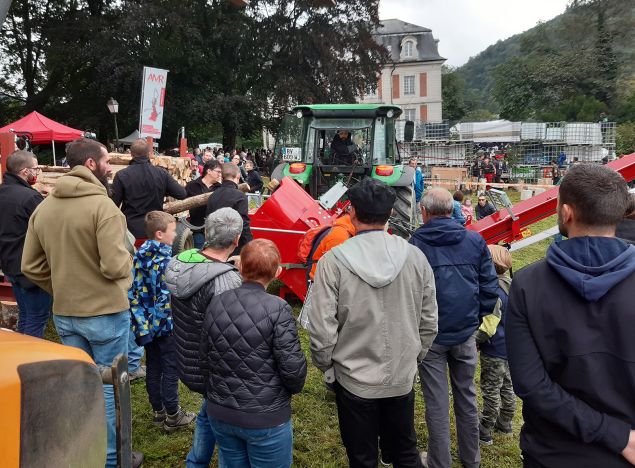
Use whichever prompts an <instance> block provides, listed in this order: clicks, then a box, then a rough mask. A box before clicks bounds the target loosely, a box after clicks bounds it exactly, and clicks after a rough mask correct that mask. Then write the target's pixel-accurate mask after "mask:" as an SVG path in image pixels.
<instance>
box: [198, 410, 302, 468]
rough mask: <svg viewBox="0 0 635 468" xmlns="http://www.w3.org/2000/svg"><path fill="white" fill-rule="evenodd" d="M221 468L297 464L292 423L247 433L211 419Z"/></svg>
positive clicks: (281, 467)
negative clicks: (294, 460)
mask: <svg viewBox="0 0 635 468" xmlns="http://www.w3.org/2000/svg"><path fill="white" fill-rule="evenodd" d="M210 422H211V423H212V429H213V430H214V435H215V436H216V443H217V444H218V466H219V468H245V467H246V468H249V467H251V468H284V467H290V466H291V463H292V461H293V455H292V450H293V428H292V426H291V420H289V421H287V422H286V423H284V424H281V425H280V426H277V427H270V428H267V429H245V428H243V427H239V426H233V425H231V424H227V423H224V422H222V421H219V420H218V419H215V418H210Z"/></svg>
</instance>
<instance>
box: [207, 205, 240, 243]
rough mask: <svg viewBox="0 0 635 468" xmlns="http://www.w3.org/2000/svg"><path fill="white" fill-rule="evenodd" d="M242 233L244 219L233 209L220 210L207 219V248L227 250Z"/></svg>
mask: <svg viewBox="0 0 635 468" xmlns="http://www.w3.org/2000/svg"><path fill="white" fill-rule="evenodd" d="M212 196H213V195H212ZM242 232H243V219H242V218H241V216H240V215H239V214H238V212H237V211H236V210H234V209H233V208H220V209H218V210H216V211H214V212H213V213H212V214H210V215H209V216H208V217H207V218H206V219H205V246H206V247H210V248H212V249H226V248H227V247H229V246H230V245H232V242H233V241H234V239H236V237H237V236H239V235H240V234H241V233H242Z"/></svg>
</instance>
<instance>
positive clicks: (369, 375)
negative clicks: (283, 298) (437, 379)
mask: <svg viewBox="0 0 635 468" xmlns="http://www.w3.org/2000/svg"><path fill="white" fill-rule="evenodd" d="M348 197H349V200H350V202H351V206H352V209H351V222H352V223H353V225H354V226H355V228H356V231H357V234H356V236H355V237H353V238H351V239H349V240H348V241H346V242H344V243H343V244H341V245H339V246H337V247H335V248H334V249H332V250H330V251H329V252H328V253H326V254H325V255H324V256H323V257H322V258H321V259H320V261H319V262H318V266H317V270H316V275H315V284H314V286H313V296H312V300H313V306H312V308H311V311H310V312H309V321H310V323H311V354H312V357H313V362H314V364H315V365H316V366H317V367H318V368H319V369H320V370H321V371H322V372H326V373H327V374H331V373H333V372H334V376H335V382H334V388H335V393H336V402H337V411H338V418H339V425H340V434H341V436H342V441H343V443H344V446H345V447H346V453H347V455H348V459H349V464H350V466H352V467H371V466H373V467H375V466H377V457H378V444H377V440H378V437H381V438H382V441H381V446H382V449H386V451H387V452H388V454H389V455H390V457H391V461H392V462H393V463H394V464H395V465H396V466H403V467H420V466H421V461H420V459H419V454H418V452H417V448H416V434H415V430H414V392H413V383H414V379H415V374H416V371H417V361H420V360H422V359H423V357H424V356H425V354H426V353H427V351H428V349H429V348H430V345H431V344H432V342H433V340H434V337H435V336H436V334H437V303H436V295H435V284H434V275H433V273H432V269H431V268H430V265H429V263H428V261H427V260H426V257H425V255H423V253H422V252H421V251H420V250H419V249H417V248H416V247H414V246H412V245H409V244H408V243H407V242H406V241H405V240H404V239H402V238H400V237H397V236H392V235H390V234H388V233H386V232H385V230H384V227H385V225H386V222H387V221H388V218H389V217H390V214H391V211H392V207H393V204H394V202H395V198H396V195H395V191H394V190H393V189H392V188H390V187H388V186H387V185H385V184H384V183H382V182H379V181H377V180H374V179H370V178H368V179H364V180H362V181H361V182H360V183H358V184H357V185H355V186H354V187H352V188H351V189H350V190H349V192H348ZM380 428H381V434H380ZM383 455H384V454H382V456H383Z"/></svg>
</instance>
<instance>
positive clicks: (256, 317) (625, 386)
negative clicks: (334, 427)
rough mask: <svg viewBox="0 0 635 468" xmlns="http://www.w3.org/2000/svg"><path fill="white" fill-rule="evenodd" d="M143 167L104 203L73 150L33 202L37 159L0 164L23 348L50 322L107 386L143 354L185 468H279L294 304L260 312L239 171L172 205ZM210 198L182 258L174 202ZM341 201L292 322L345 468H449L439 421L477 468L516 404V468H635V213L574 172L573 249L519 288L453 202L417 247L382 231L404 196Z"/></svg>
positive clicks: (102, 155)
mask: <svg viewBox="0 0 635 468" xmlns="http://www.w3.org/2000/svg"><path fill="white" fill-rule="evenodd" d="M148 152H149V148H148V146H147V144H146V143H145V142H144V141H142V140H139V141H138V142H135V144H133V146H132V148H131V154H132V156H133V163H132V164H131V166H130V167H129V168H127V169H124V170H122V171H119V172H118V173H117V174H116V176H115V179H114V182H113V187H112V193H109V189H108V183H107V177H108V175H109V173H110V172H111V168H110V166H109V163H108V153H107V151H106V149H105V147H104V146H103V145H101V144H99V143H97V142H95V141H92V140H84V139H82V140H76V141H74V142H72V143H71V144H70V145H69V146H68V149H67V161H68V164H69V166H70V171H69V172H68V173H66V174H64V175H62V176H61V177H60V178H59V180H58V182H57V184H56V187H55V190H54V191H53V193H52V194H51V195H49V196H48V197H46V198H45V199H43V198H42V197H41V196H40V195H39V194H37V192H35V190H34V189H33V188H32V187H31V185H30V184H31V183H32V182H33V180H34V178H35V177H36V176H37V159H36V158H35V156H34V155H33V154H31V153H28V152H25V151H16V152H15V153H13V154H11V155H10V156H9V157H8V159H7V171H8V172H7V174H6V179H5V180H4V182H3V184H2V185H0V203H2V206H3V208H4V209H3V210H2V212H0V262H1V264H2V269H3V272H4V273H5V275H6V276H7V278H8V279H9V281H10V282H11V284H12V285H13V287H14V291H15V292H16V299H17V300H18V305H19V308H20V316H19V322H18V330H19V331H20V332H24V333H29V334H33V335H35V336H42V332H43V329H44V327H45V325H46V322H47V320H48V318H49V313H50V310H51V307H52V313H53V322H54V324H55V327H56V330H57V332H58V334H59V336H60V339H61V341H62V343H64V344H67V345H70V346H75V347H78V348H81V349H83V350H85V351H86V352H87V353H88V354H89V355H90V356H91V357H92V358H93V359H94V361H95V363H96V364H97V365H98V366H100V367H109V366H110V365H111V363H112V360H113V359H114V357H115V356H116V355H118V354H124V355H129V356H131V355H133V354H134V353H137V355H138V354H139V352H140V351H141V352H142V351H143V350H145V356H146V376H145V380H146V390H147V394H148V399H149V402H150V405H151V407H152V414H149V415H148V420H149V421H151V422H152V423H154V424H156V425H157V426H161V427H163V429H164V430H165V431H167V432H172V431H174V430H177V429H179V428H181V427H185V426H188V425H190V424H192V423H193V424H194V437H193V441H192V446H191V449H190V451H189V453H188V455H187V457H186V461H185V463H186V466H188V467H200V466H209V463H210V461H211V459H212V456H213V454H214V451H215V450H217V451H218V457H219V466H222V467H248V466H254V467H257V466H276V467H288V466H291V464H292V461H293V426H292V407H291V400H292V395H294V394H297V393H299V392H301V391H302V389H303V386H304V383H305V379H306V375H307V361H306V359H305V352H304V351H307V350H304V351H303V349H302V346H301V344H300V341H299V338H298V331H297V328H296V319H295V318H294V316H293V313H292V309H291V307H290V306H289V304H287V303H286V302H285V301H284V300H283V299H281V298H279V297H277V296H273V295H271V294H268V293H267V287H268V285H269V284H270V283H271V281H272V280H273V279H274V278H275V277H276V276H277V275H278V274H280V271H281V259H280V253H279V251H278V249H277V247H276V246H275V245H274V244H273V243H272V242H271V241H269V240H264V239H255V240H254V239H253V236H252V235H251V232H250V229H249V218H248V216H247V211H246V210H247V199H246V195H245V194H244V193H243V192H241V191H240V190H238V183H239V182H240V180H241V177H243V178H244V174H242V172H241V170H240V166H239V165H238V164H234V163H232V161H231V159H230V161H225V160H224V161H223V162H222V163H220V162H219V161H218V159H215V158H214V157H213V155H212V157H209V156H207V159H205V158H204V157H203V159H204V160H203V161H202V163H203V164H202V166H203V167H202V168H203V171H202V174H201V177H200V178H199V179H197V180H195V181H193V182H190V183H189V184H188V187H186V188H183V187H181V186H179V185H178V184H176V185H175V184H174V183H173V181H172V180H171V179H170V178H169V177H166V176H165V174H166V173H165V171H164V170H163V169H161V168H159V167H155V166H152V165H151V164H149V161H148V159H147V155H148ZM204 154H205V153H203V155H204ZM245 169H246V170H247V178H248V177H249V172H248V171H249V169H248V168H245ZM210 190H214V195H213V196H212V197H210V198H209V201H208V203H207V206H205V207H204V210H202V209H201V210H199V211H198V212H197V213H195V214H194V215H193V216H197V219H196V222H198V223H201V226H202V229H201V230H200V232H198V234H200V235H199V239H198V241H197V242H198V246H197V247H195V248H193V249H190V250H185V251H183V252H180V253H179V254H178V255H176V256H174V257H173V256H172V248H171V244H172V243H173V242H174V239H175V237H176V234H177V233H176V224H175V221H174V218H173V217H172V216H170V215H167V214H166V213H164V212H163V211H162V204H163V199H164V197H165V196H166V195H168V194H169V195H171V196H172V197H174V198H185V197H186V196H189V195H190V194H192V195H195V194H200V193H204V192H206V191H210ZM417 195H418V196H419V194H417ZM348 199H349V202H350V210H349V211H348V213H347V214H346V215H345V216H344V217H342V220H341V221H340V222H338V224H337V225H336V226H334V227H333V228H331V229H330V230H329V231H325V233H324V236H323V237H320V239H319V242H318V244H319V245H318V248H320V252H319V256H318V258H315V260H316V262H315V265H312V267H314V268H311V269H310V270H309V276H310V278H309V279H310V280H311V292H310V298H311V306H310V307H308V308H307V311H306V312H307V315H306V321H304V322H302V323H301V324H302V326H304V327H305V328H307V329H308V332H309V334H310V350H308V351H309V352H310V356H311V360H312V362H313V364H314V365H315V366H316V367H317V368H318V369H319V370H320V371H321V372H323V375H324V382H325V385H326V387H327V388H328V389H329V390H331V391H333V392H334V393H335V401H336V407H337V418H338V421H339V428H340V434H341V439H342V443H343V445H344V447H345V449H346V454H347V457H348V462H349V465H350V466H351V467H376V466H377V465H378V463H379V462H381V463H383V464H385V465H387V464H392V465H393V466H399V467H417V468H419V467H422V466H424V467H431V468H449V467H450V466H452V454H451V449H450V447H451V439H452V434H451V431H450V402H452V403H453V410H454V418H455V420H456V440H457V445H458V457H459V459H460V463H461V465H462V466H465V467H478V466H480V463H481V453H480V445H489V444H492V443H494V441H495V439H494V437H493V433H494V432H499V433H502V434H507V435H508V434H511V433H512V432H513V419H514V413H515V403H516V397H515V395H514V391H515V394H516V395H517V396H518V397H520V398H521V399H522V400H523V418H524V425H523V427H522V429H521V431H520V448H521V451H522V455H523V461H522V463H523V465H524V466H525V467H527V468H533V467H554V468H555V467H558V468H560V467H564V468H567V467H582V468H584V467H589V468H591V467H598V466H602V467H608V468H612V467H626V466H631V464H635V399H634V398H633V394H635V364H634V363H635V346H634V345H633V340H632V331H633V326H632V323H633V320H632V309H633V308H632V305H631V304H630V303H629V302H628V297H630V295H629V291H630V288H632V287H635V247H633V246H632V245H630V242H633V241H635V239H633V238H631V239H630V242H629V239H627V240H624V239H621V238H618V237H616V229H617V228H618V225H619V227H620V230H618V232H619V233H620V235H622V236H624V237H627V236H629V234H628V233H629V232H630V233H632V231H633V230H632V225H631V224H632V223H631V221H632V218H633V217H634V216H635V215H634V214H633V213H634V212H635V203H634V199H633V195H631V194H629V192H628V189H627V185H626V182H625V181H624V179H623V178H622V177H621V176H620V175H619V174H617V173H616V172H614V171H613V170H612V169H610V168H608V167H606V166H601V165H591V164H579V165H576V166H574V167H572V168H571V169H570V170H569V171H568V172H567V174H566V176H564V178H563V180H562V181H561V185H560V191H559V197H558V225H559V228H560V231H561V233H562V234H563V235H565V236H566V237H567V238H568V239H567V240H563V241H560V242H554V243H553V244H552V245H551V246H550V247H549V249H548V251H547V255H546V258H545V259H543V260H540V261H538V262H536V263H534V264H533V265H530V266H528V267H526V268H524V269H523V270H521V271H519V272H517V273H516V274H515V275H514V279H513V280H512V278H511V270H512V261H511V255H510V253H509V251H508V250H507V249H506V248H505V247H502V246H498V245H490V246H488V245H487V244H486V243H485V241H484V239H483V238H482V237H481V236H480V235H479V234H478V233H476V232H472V231H468V230H466V229H465V227H464V226H463V223H461V222H457V220H456V219H453V217H455V216H458V215H459V214H460V215H461V216H463V212H464V208H469V207H466V205H465V204H464V202H462V194H461V193H455V194H454V195H453V194H451V193H450V192H449V191H447V190H445V189H441V188H428V189H426V190H423V187H422V190H421V193H420V210H421V217H422V221H423V224H422V225H421V226H420V227H419V228H418V229H417V230H416V231H415V233H414V234H413V236H412V237H411V239H410V240H409V241H406V240H405V239H402V238H401V237H398V236H394V235H391V234H389V233H388V232H387V230H386V225H387V222H388V219H389V217H390V215H391V213H392V210H393V205H394V203H395V199H396V193H395V191H394V189H392V188H391V187H389V186H387V185H385V184H384V183H382V182H380V181H377V180H374V179H371V178H366V179H363V180H362V181H361V182H359V183H357V184H356V185H354V186H353V187H351V188H350V189H349V191H348ZM483 202H484V203H483V206H481V199H480V198H479V204H478V206H477V207H476V212H477V214H476V216H477V217H478V216H479V214H478V211H479V206H481V211H482V210H483V209H485V207H486V203H487V201H486V199H485V198H484V199H483ZM457 210H458V212H457ZM481 214H482V213H481ZM625 216H627V217H629V219H628V220H627V221H624V218H625ZM135 246H136V249H135ZM313 253H315V252H313ZM52 297H54V301H52V300H51V298H52ZM51 303H52V306H51ZM479 349H480V385H481V393H482V395H483V407H482V410H481V411H480V412H479V408H478V403H477V396H476V395H477V394H476V386H475V374H476V371H477V362H478V360H479ZM131 372H132V371H131ZM417 375H418V376H419V379H420V386H421V393H422V395H423V400H424V403H425V409H424V416H425V421H426V425H425V430H426V431H427V433H428V437H427V441H428V442H427V451H426V452H422V453H420V452H419V451H418V449H417V440H418V439H417V434H416V431H415V424H414V421H415V405H414V401H415V381H416V376H417ZM179 380H180V381H182V382H183V383H184V384H185V385H186V387H188V389H190V390H191V391H193V392H196V393H199V394H201V395H202V396H203V401H202V405H201V408H200V409H199V411H198V413H197V414H195V413H191V412H188V411H187V410H185V409H183V408H181V406H180V405H179V395H178V381H179ZM450 396H451V397H452V398H450ZM104 397H105V402H106V403H105V404H106V420H107V437H108V444H107V461H106V466H115V465H116V446H115V431H116V423H115V408H114V400H113V389H112V386H111V385H104ZM133 462H134V463H133V464H134V465H135V466H138V465H139V464H140V462H141V456H140V454H137V453H135V454H134V458H133Z"/></svg>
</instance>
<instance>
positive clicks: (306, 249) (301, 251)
mask: <svg viewBox="0 0 635 468" xmlns="http://www.w3.org/2000/svg"><path fill="white" fill-rule="evenodd" d="M331 229H333V226H332V225H329V226H315V227H312V228H311V229H309V230H308V231H307V232H305V233H304V236H303V237H302V240H301V241H300V244H299V245H298V257H299V258H300V260H301V261H302V262H303V263H304V265H305V267H306V281H307V284H308V282H309V280H310V278H311V276H310V275H311V269H312V268H313V264H314V263H315V261H314V259H313V255H314V254H315V251H316V250H317V248H318V246H319V245H320V242H322V239H324V238H325V237H326V236H327V235H328V233H329V232H331Z"/></svg>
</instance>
